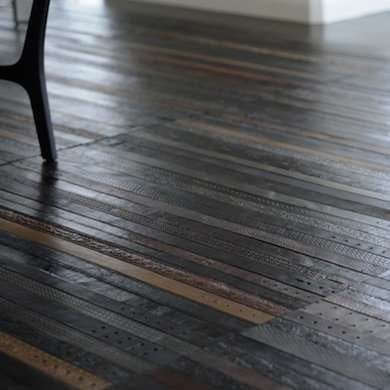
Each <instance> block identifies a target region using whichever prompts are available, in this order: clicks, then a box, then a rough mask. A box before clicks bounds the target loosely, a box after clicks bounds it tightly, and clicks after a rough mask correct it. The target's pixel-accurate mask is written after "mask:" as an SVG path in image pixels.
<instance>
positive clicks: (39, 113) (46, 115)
mask: <svg viewBox="0 0 390 390" xmlns="http://www.w3.org/2000/svg"><path fill="white" fill-rule="evenodd" d="M26 89H27V93H28V95H29V98H30V102H31V108H32V111H33V115H34V121H35V126H36V129H37V135H38V140H39V145H40V147H41V154H42V157H43V158H44V159H45V160H46V161H48V162H53V161H55V160H56V159H57V153H56V146H55V141H54V135H53V128H52V121H51V116H50V108H49V101H48V96H47V91H46V82H45V80H42V79H41V77H38V78H37V80H36V81H34V82H33V83H31V84H30V85H29V86H28V87H27V88H26Z"/></svg>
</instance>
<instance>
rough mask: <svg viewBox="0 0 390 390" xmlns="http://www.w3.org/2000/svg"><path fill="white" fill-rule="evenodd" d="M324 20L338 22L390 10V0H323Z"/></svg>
mask: <svg viewBox="0 0 390 390" xmlns="http://www.w3.org/2000/svg"><path fill="white" fill-rule="evenodd" d="M322 3H323V4H322V13H323V14H322V20H323V21H324V22H337V21H340V20H346V19H351V18H356V17H359V16H364V15H369V14H373V13H378V12H383V11H390V0H322Z"/></svg>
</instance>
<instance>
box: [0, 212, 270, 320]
mask: <svg viewBox="0 0 390 390" xmlns="http://www.w3.org/2000/svg"><path fill="white" fill-rule="evenodd" d="M0 229H1V230H4V231H7V232H10V233H12V234H14V235H17V236H18V237H21V238H24V239H26V240H29V241H33V242H36V243H39V244H42V245H45V246H47V247H49V248H52V249H55V250H58V251H61V252H64V253H68V254H70V255H72V256H77V257H80V258H82V259H84V260H86V261H88V262H90V263H94V264H97V265H99V266H101V267H104V268H108V269H111V270H113V271H116V272H118V273H121V274H123V275H126V276H129V277H131V278H134V279H137V280H140V281H142V282H145V283H148V284H150V285H153V286H155V287H158V288H160V289H162V290H165V291H169V292H171V293H173V294H175V295H179V296H182V297H184V298H187V299H189V300H191V301H194V302H197V303H200V304H203V305H206V306H210V307H212V308H214V309H216V310H219V311H221V312H224V313H227V314H230V315H231V316H234V317H238V318H241V319H243V320H246V321H250V322H252V323H255V324H262V323H264V322H267V321H270V320H271V319H272V318H274V316H272V315H270V314H268V313H265V312H263V311H260V310H257V309H254V308H251V307H248V306H245V305H243V304H241V303H237V302H234V301H231V300H229V299H226V298H223V297H220V296H218V295H215V294H212V293H209V292H207V291H203V290H201V289H199V288H196V287H192V286H189V285H188V284H185V283H182V282H179V281H176V280H173V279H170V278H167V277H165V276H162V275H159V274H157V273H155V272H152V271H149V270H146V269H143V268H141V267H138V266H136V265H133V264H129V263H126V262H124V261H121V260H119V259H116V258H114V257H111V256H107V255H104V254H102V253H99V252H96V251H93V250H91V249H88V248H85V247H83V246H80V245H77V244H74V243H72V242H69V241H65V240H63V239H61V238H58V237H55V236H52V235H49V234H47V233H42V232H40V231H36V230H33V229H31V228H29V227H25V226H22V225H19V224H17V223H14V222H10V221H7V220H5V219H2V218H0Z"/></svg>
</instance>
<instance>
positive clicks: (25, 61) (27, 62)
mask: <svg viewBox="0 0 390 390" xmlns="http://www.w3.org/2000/svg"><path fill="white" fill-rule="evenodd" d="M49 5H50V0H34V2H33V6H32V10H31V16H30V21H29V24H28V28H27V32H26V40H25V44H24V48H23V52H22V55H21V57H20V59H19V61H18V62H17V63H16V64H15V65H10V66H4V67H0V78H2V79H5V80H9V81H13V82H15V83H18V84H20V85H21V86H22V87H23V88H24V89H25V90H26V91H27V93H28V95H29V98H30V102H31V107H32V110H33V114H34V121H35V126H36V129H37V134H38V140H39V144H40V147H41V154H42V157H43V158H44V159H45V160H46V161H48V162H53V161H55V160H56V158H57V154H56V147H55V140H54V134H53V128H52V122H51V117H50V108H49V100H48V95H47V90H46V79H45V70H44V44H45V32H46V23H47V17H48V13H49Z"/></svg>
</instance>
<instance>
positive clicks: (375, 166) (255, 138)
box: [176, 119, 390, 172]
mask: <svg viewBox="0 0 390 390" xmlns="http://www.w3.org/2000/svg"><path fill="white" fill-rule="evenodd" d="M176 123H177V124H180V125H182V126H187V127H193V126H196V130H197V132H201V131H202V130H203V131H204V132H203V133H202V134H206V135H207V134H208V135H209V134H210V131H212V132H213V133H212V134H215V133H221V134H223V135H224V136H228V137H229V141H232V139H236V140H237V141H236V142H240V141H239V140H242V141H244V142H245V141H248V142H249V143H250V145H251V147H254V148H256V149H261V146H260V147H258V146H257V145H256V144H260V145H262V144H268V145H271V146H274V147H276V148H284V149H290V150H293V151H295V152H300V153H305V154H311V155H313V156H322V157H324V158H326V159H331V160H333V161H343V162H347V163H351V164H354V165H359V166H362V167H364V168H368V169H371V170H374V171H378V170H383V171H388V172H390V166H388V165H384V164H380V163H371V162H369V161H364V160H356V159H354V158H351V157H344V156H342V155H340V154H334V153H331V152H322V151H321V150H317V149H310V148H305V147H302V146H298V145H294V144H288V143H286V142H280V141H274V140H272V139H270V138H266V137H262V136H261V135H257V134H256V135H251V134H248V133H243V132H239V131H237V129H234V128H230V127H221V126H218V125H211V124H208V123H203V122H198V121H196V122H194V121H190V120H187V119H182V120H178V121H177V122H176ZM245 145H247V144H246V143H245Z"/></svg>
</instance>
